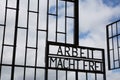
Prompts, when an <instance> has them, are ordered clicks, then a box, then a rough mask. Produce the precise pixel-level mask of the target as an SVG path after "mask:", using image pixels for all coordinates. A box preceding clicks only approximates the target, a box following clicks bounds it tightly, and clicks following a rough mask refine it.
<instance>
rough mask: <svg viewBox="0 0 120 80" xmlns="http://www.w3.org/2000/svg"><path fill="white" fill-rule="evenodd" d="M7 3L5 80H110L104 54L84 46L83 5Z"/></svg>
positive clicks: (1, 25)
mask: <svg viewBox="0 0 120 80" xmlns="http://www.w3.org/2000/svg"><path fill="white" fill-rule="evenodd" d="M43 1H44V2H43ZM1 3H2V6H1V13H0V15H1V16H2V17H1V19H2V20H1V21H0V52H1V55H0V80H51V79H52V80H106V76H105V59H104V57H105V56H104V50H103V49H99V48H92V47H83V46H79V0H1ZM43 3H44V4H43Z"/></svg>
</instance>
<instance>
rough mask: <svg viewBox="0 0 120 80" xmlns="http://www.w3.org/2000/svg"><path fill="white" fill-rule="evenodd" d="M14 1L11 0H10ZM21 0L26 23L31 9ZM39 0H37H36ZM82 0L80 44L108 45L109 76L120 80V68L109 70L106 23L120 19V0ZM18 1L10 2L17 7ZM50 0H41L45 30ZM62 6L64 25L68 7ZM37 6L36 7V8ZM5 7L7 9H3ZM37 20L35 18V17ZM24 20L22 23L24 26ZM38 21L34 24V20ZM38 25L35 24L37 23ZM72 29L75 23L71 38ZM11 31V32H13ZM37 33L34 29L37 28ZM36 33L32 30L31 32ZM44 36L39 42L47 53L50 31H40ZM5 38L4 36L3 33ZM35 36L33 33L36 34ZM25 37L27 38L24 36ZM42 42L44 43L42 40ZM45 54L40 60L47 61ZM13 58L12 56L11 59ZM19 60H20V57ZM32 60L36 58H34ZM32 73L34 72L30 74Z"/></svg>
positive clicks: (101, 46) (98, 46) (0, 19)
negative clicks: (16, 2)
mask: <svg viewBox="0 0 120 80" xmlns="http://www.w3.org/2000/svg"><path fill="white" fill-rule="evenodd" d="M8 1H10V0H8ZM20 1H21V6H20V8H22V9H25V12H23V14H22V15H21V20H20V21H21V24H22V26H26V13H27V12H26V11H27V9H26V8H27V7H25V6H26V4H27V0H26V1H25V0H20ZM34 1H37V0H34ZM34 1H33V2H32V3H31V5H32V6H34V7H35V9H34V10H36V3H34ZM79 1H80V3H79V4H80V5H79V7H80V10H79V15H80V16H79V20H80V22H79V28H80V29H79V45H80V46H89V47H97V48H104V49H105V54H106V72H107V80H120V69H117V70H114V71H108V69H107V67H108V66H107V52H106V50H107V49H106V25H107V24H109V23H112V22H114V21H116V20H118V19H120V0H79ZM14 3H15V1H14V0H11V2H9V4H10V6H12V7H15V6H14V5H15V4H14ZM46 3H47V0H40V15H42V16H40V25H39V28H41V29H43V30H45V29H46V28H45V25H46V22H45V21H46V7H47V4H46ZM2 4H4V5H5V0H0V5H2ZM52 4H54V0H52ZM4 5H2V7H0V10H3V9H2V8H3V7H5V6H4ZM59 6H60V7H59V8H60V10H61V11H60V13H61V14H60V17H59V18H60V21H61V23H62V24H61V26H62V25H64V22H62V21H64V20H63V19H62V17H61V16H64V14H63V13H64V12H63V11H64V10H62V8H64V5H63V4H62V5H59ZM34 7H33V8H34ZM50 9H51V10H50V11H51V12H53V13H54V12H55V10H54V9H55V7H54V6H52V7H51V8H50ZM69 9H71V6H69ZM3 11H4V10H3ZM3 14H4V12H2V11H1V12H0V15H3ZM9 16H10V18H9V19H8V23H9V24H10V23H11V22H12V20H11V19H13V15H12V13H11V14H9ZM2 19H3V17H2V16H0V22H3V20H2ZM33 22H34V21H33ZM21 24H20V26H21ZM33 25H34V24H33ZM50 25H54V21H52V22H51V24H50ZM33 28H34V27H33ZM60 30H63V29H62V28H60ZM51 31H53V29H52V28H51ZM72 31H73V27H71V28H70V30H69V32H68V36H69V38H68V39H69V40H71V37H73V35H72ZM53 32H54V31H53ZM9 33H10V32H9ZM33 33H34V31H33ZM31 34H32V33H31ZM39 36H40V39H39V46H40V48H41V46H43V47H42V49H41V51H42V52H43V53H45V51H44V46H45V43H44V44H43V42H44V41H45V36H46V34H45V33H43V35H39ZM0 38H1V37H0ZM8 38H11V36H9V37H8ZM20 38H21V39H22V38H23V35H22V34H20ZM32 38H33V36H32ZM50 38H51V39H52V38H53V36H51V35H50ZM23 41H24V40H23ZM40 42H42V43H40ZM21 44H23V42H22V40H21V43H19V45H20V46H21ZM22 57H23V56H21V54H20V55H19V56H18V59H19V60H20V59H21V58H22ZM44 57H45V56H44V54H42V55H40V57H39V59H40V60H39V63H40V64H42V65H44ZM7 59H8V58H7ZM8 61H9V59H8ZM18 62H19V61H18ZM30 62H32V61H31V60H30ZM40 74H41V75H40V76H43V74H42V73H40ZM30 76H31V75H30Z"/></svg>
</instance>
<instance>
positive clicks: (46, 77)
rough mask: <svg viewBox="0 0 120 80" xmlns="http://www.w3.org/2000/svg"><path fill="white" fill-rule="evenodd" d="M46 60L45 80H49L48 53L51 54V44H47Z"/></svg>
mask: <svg viewBox="0 0 120 80" xmlns="http://www.w3.org/2000/svg"><path fill="white" fill-rule="evenodd" d="M46 45H47V46H46V60H45V62H46V63H45V80H48V54H49V53H48V52H49V43H46Z"/></svg>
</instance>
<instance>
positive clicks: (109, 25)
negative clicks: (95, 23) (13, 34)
mask: <svg viewBox="0 0 120 80" xmlns="http://www.w3.org/2000/svg"><path fill="white" fill-rule="evenodd" d="M118 22H120V20H117V21H115V22H112V23H110V24H108V25H107V27H109V26H110V25H113V24H115V23H118Z"/></svg>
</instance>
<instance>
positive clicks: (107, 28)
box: [106, 25, 111, 70]
mask: <svg viewBox="0 0 120 80" xmlns="http://www.w3.org/2000/svg"><path fill="white" fill-rule="evenodd" d="M106 34H107V52H108V54H107V55H108V57H107V58H108V59H107V60H108V69H109V70H110V69H111V67H110V65H111V64H110V52H109V26H108V25H107V26H106Z"/></svg>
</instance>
